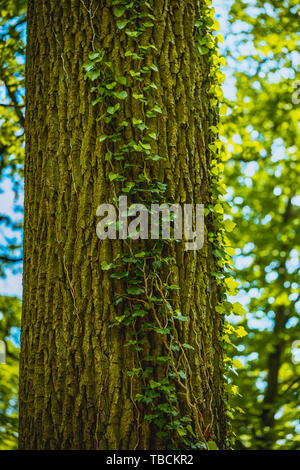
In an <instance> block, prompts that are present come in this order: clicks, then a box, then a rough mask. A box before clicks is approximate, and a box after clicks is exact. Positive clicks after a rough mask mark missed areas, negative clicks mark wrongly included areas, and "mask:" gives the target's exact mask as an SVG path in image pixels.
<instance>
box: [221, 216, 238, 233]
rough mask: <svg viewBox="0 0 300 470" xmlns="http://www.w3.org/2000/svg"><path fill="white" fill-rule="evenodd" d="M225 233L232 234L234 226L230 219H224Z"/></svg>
mask: <svg viewBox="0 0 300 470" xmlns="http://www.w3.org/2000/svg"><path fill="white" fill-rule="evenodd" d="M223 224H224V227H225V230H226V232H232V230H233V229H234V227H235V226H236V224H235V223H234V222H232V220H230V219H226V220H224V222H223Z"/></svg>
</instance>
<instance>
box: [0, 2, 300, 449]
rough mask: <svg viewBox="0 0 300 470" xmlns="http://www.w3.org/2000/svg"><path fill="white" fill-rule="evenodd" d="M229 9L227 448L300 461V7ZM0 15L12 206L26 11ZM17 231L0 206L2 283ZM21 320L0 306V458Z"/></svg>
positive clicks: (2, 144)
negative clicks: (234, 283)
mask: <svg viewBox="0 0 300 470" xmlns="http://www.w3.org/2000/svg"><path fill="white" fill-rule="evenodd" d="M223 3H224V2H223ZM225 3H226V2H225ZM230 3H231V4H232V7H231V11H230V28H229V31H228V33H227V34H226V36H227V37H226V41H225V46H224V50H223V52H224V54H226V55H227V59H228V60H227V62H228V65H227V74H228V79H227V80H228V83H229V84H231V83H232V74H234V79H235V87H236V97H235V98H234V99H232V97H231V101H229V100H228V102H227V104H228V106H229V111H228V113H227V116H226V117H224V118H223V131H222V134H223V136H224V137H223V141H224V147H226V148H227V150H228V161H227V162H226V164H225V178H226V184H227V188H228V190H227V200H228V201H229V202H230V203H231V205H232V218H233V221H234V222H235V223H236V224H237V226H236V229H235V230H234V231H233V232H232V235H231V240H232V242H233V244H234V245H235V246H236V247H237V250H236V257H235V268H236V277H237V279H238V280H239V281H240V282H241V288H240V292H239V295H238V297H237V299H236V300H237V301H239V302H240V303H241V307H240V308H239V309H236V312H235V314H233V315H231V317H230V318H229V320H230V321H231V322H232V323H235V324H238V325H241V326H244V327H245V329H246V330H247V331H248V336H247V337H244V338H242V339H239V341H238V343H236V345H235V347H233V348H232V351H230V354H231V355H233V357H234V358H235V365H237V367H238V376H235V377H234V378H233V387H232V389H233V391H234V393H235V396H234V399H233V403H232V406H233V407H234V408H235V409H236V411H235V412H234V414H235V419H234V420H233V427H234V432H235V434H236V444H235V448H236V449H245V448H248V449H251V450H254V449H297V450H300V442H299V436H298V434H299V429H300V423H299V418H300V416H299V399H298V396H299V386H300V352H299V351H300V345H299V343H298V342H297V341H298V340H299V330H300V326H299V314H300V302H299V287H298V278H299V213H300V207H299V206H300V196H299V192H298V194H297V191H299V184H298V181H299V177H300V175H299V173H300V165H299V162H298V161H297V155H299V133H298V126H299V114H300V111H299V104H298V105H297V104H296V100H295V98H294V99H293V98H292V97H293V94H294V93H295V89H294V83H295V80H296V79H297V70H298V68H297V67H298V66H299V54H298V53H297V52H296V50H297V46H298V44H299V34H298V33H297V29H298V24H299V5H298V2H297V0H285V1H282V0H278V1H277V0H272V1H268V2H262V1H260V0H251V1H247V2H244V1H242V0H235V1H231V0H229V2H227V4H230ZM0 4H1V17H0V122H1V132H0V185H1V186H2V187H5V183H6V182H7V180H8V179H9V180H10V181H12V183H13V189H14V191H15V194H16V196H18V195H19V194H20V193H21V192H22V165H23V154H24V150H23V125H24V114H23V92H24V90H23V75H24V44H23V40H24V30H25V4H26V2H25V1H24V0H18V1H16V0H15V1H12V0H4V1H3V0H2V1H1V2H0ZM222 24H223V23H222ZM221 33H222V34H224V32H223V31H221ZM298 78H299V77H298ZM225 85H226V84H225ZM227 86H228V85H227ZM225 88H226V87H225ZM225 95H226V93H225ZM294 96H295V95H294ZM293 101H294V103H293ZM0 196H1V195H0ZM0 201H1V199H0ZM18 210H19V207H18V200H17V199H16V201H15V211H16V212H17V211H18ZM2 212H3V213H2ZM20 228H21V226H20V223H19V219H18V217H17V216H15V215H14V214H10V215H8V213H7V210H6V207H0V275H1V276H8V278H9V279H10V277H9V276H10V273H11V271H15V270H16V269H18V267H19V266H20V259H21V256H22V255H21V252H20V244H19V237H18V232H19V231H20ZM12 279H13V278H12ZM244 308H245V310H244ZM19 321H20V300H19V299H18V298H17V297H11V296H5V295H1V296H0V339H4V340H5V341H6V344H7V352H8V354H7V364H6V365H0V449H8V448H10V449H13V448H16V445H17V444H16V442H17V441H16V437H17V376H18V373H17V370H18V329H19V326H20V325H19ZM239 410H243V411H239Z"/></svg>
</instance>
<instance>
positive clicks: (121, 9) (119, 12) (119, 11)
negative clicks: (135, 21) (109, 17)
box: [113, 7, 126, 18]
mask: <svg viewBox="0 0 300 470" xmlns="http://www.w3.org/2000/svg"><path fill="white" fill-rule="evenodd" d="M125 11H126V9H125V8H124V7H114V8H113V12H114V15H115V16H116V17H117V18H120V17H121V16H122V15H123V14H124V13H125Z"/></svg>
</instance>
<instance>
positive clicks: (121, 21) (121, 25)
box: [117, 20, 128, 29]
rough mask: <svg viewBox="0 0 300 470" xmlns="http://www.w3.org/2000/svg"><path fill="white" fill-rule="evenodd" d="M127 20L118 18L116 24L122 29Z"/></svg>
mask: <svg viewBox="0 0 300 470" xmlns="http://www.w3.org/2000/svg"><path fill="white" fill-rule="evenodd" d="M127 23H128V20H118V21H117V26H118V28H119V29H124V28H125V27H126V26H127Z"/></svg>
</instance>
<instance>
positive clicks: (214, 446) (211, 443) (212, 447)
mask: <svg viewBox="0 0 300 470" xmlns="http://www.w3.org/2000/svg"><path fill="white" fill-rule="evenodd" d="M207 447H208V450H219V448H218V446H217V444H216V443H215V441H208V443H207Z"/></svg>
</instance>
